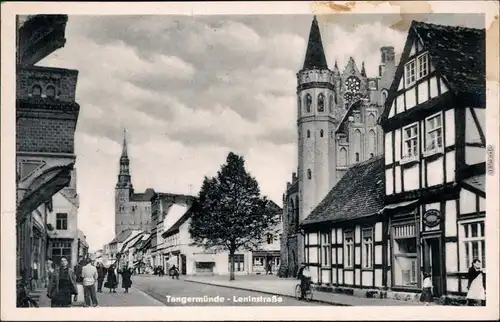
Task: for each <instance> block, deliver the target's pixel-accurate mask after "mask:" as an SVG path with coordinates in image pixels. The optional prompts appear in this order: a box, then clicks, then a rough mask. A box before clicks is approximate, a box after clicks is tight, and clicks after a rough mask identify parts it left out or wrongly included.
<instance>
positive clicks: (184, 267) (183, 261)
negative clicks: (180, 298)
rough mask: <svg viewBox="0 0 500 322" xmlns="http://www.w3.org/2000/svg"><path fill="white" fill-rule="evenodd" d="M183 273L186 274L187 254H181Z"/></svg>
mask: <svg viewBox="0 0 500 322" xmlns="http://www.w3.org/2000/svg"><path fill="white" fill-rule="evenodd" d="M181 274H182V275H186V255H184V254H181Z"/></svg>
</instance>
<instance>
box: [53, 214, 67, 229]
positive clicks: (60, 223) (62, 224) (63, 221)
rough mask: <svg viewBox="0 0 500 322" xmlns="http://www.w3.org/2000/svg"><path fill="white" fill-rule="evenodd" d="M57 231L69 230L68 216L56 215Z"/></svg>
mask: <svg viewBox="0 0 500 322" xmlns="http://www.w3.org/2000/svg"><path fill="white" fill-rule="evenodd" d="M56 229H57V230H67V229H68V214H65V213H57V214H56Z"/></svg>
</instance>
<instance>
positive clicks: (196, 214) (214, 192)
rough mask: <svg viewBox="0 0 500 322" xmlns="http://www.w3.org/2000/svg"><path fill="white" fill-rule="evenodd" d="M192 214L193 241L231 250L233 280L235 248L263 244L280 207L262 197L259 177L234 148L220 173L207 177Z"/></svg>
mask: <svg viewBox="0 0 500 322" xmlns="http://www.w3.org/2000/svg"><path fill="white" fill-rule="evenodd" d="M191 218H192V219H191V224H190V227H189V233H190V234H191V238H192V239H193V244H195V245H199V246H203V247H205V249H214V250H216V251H217V250H223V251H228V252H229V257H230V259H231V269H230V277H229V280H234V254H235V252H236V251H237V250H241V249H247V250H251V249H255V248H257V247H259V246H260V245H261V244H262V243H263V241H264V238H265V237H266V235H267V234H268V233H273V232H274V230H275V229H276V224H277V223H278V220H279V216H277V212H276V209H274V208H273V207H271V206H270V202H269V201H268V200H267V199H266V198H265V197H261V195H260V189H259V185H258V183H257V180H255V178H253V177H251V176H250V174H249V173H248V172H247V171H246V170H245V161H244V160H243V158H242V157H240V156H238V155H236V154H234V153H232V152H230V153H229V154H228V156H227V159H226V163H225V164H224V165H222V167H221V169H220V170H219V172H218V173H217V176H215V177H213V178H208V177H205V180H204V181H203V185H202V187H201V190H200V193H199V196H198V199H197V201H196V204H195V206H194V207H193V215H192V217H191Z"/></svg>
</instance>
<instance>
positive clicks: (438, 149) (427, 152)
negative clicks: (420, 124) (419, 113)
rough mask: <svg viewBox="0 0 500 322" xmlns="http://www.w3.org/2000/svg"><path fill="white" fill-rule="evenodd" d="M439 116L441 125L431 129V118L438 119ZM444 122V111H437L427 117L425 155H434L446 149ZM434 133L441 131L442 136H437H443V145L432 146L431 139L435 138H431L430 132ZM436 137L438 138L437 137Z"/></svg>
mask: <svg viewBox="0 0 500 322" xmlns="http://www.w3.org/2000/svg"><path fill="white" fill-rule="evenodd" d="M437 118H439V119H440V125H439V127H434V128H432V129H430V120H432V119H437ZM443 122H444V118H443V113H442V112H438V113H435V114H433V115H431V116H428V117H426V118H425V156H429V155H433V154H436V153H439V152H442V151H443V149H444V144H443V143H444V142H443V141H444V132H443ZM431 132H432V133H434V132H438V133H440V136H439V137H437V138H441V140H440V145H441V146H435V147H433V148H431V147H430V143H429V141H433V140H435V139H432V138H430V136H429V135H430V134H431ZM437 138H436V139H437ZM438 142H439V139H438Z"/></svg>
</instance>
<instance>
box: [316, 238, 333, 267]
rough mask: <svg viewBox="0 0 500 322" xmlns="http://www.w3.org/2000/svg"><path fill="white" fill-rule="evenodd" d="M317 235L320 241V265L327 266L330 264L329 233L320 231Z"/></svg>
mask: <svg viewBox="0 0 500 322" xmlns="http://www.w3.org/2000/svg"><path fill="white" fill-rule="evenodd" d="M319 237H320V242H321V259H320V262H321V266H322V267H329V266H331V265H332V251H331V239H330V238H331V233H329V232H321V233H320V236H319ZM325 237H326V238H325Z"/></svg>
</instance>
